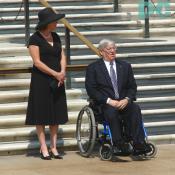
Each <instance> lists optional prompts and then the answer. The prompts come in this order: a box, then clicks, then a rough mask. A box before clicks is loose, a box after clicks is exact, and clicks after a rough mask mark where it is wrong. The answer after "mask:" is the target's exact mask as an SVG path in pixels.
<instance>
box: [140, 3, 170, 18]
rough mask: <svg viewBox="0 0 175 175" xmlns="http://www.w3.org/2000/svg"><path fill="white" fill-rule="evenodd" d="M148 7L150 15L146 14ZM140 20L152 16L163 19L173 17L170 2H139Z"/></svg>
mask: <svg viewBox="0 0 175 175" xmlns="http://www.w3.org/2000/svg"><path fill="white" fill-rule="evenodd" d="M145 7H148V10H149V13H147V12H145ZM138 10H139V19H145V18H148V17H150V16H158V17H161V18H167V17H171V11H170V0H148V2H145V1H144V0H140V1H139V9H138Z"/></svg>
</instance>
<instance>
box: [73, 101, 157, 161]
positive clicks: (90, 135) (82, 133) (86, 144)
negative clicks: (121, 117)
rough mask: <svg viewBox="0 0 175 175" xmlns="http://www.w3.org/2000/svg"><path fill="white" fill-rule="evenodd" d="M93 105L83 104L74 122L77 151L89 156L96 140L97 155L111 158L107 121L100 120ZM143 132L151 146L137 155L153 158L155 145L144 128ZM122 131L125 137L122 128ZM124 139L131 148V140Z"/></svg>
mask: <svg viewBox="0 0 175 175" xmlns="http://www.w3.org/2000/svg"><path fill="white" fill-rule="evenodd" d="M93 106H94V105H93V104H92V103H91V102H90V103H89V105H86V106H84V107H83V108H82V109H81V110H80V112H79V114H78V118H77V124H76V139H77V145H78V148H79V152H80V155H81V156H83V157H90V155H91V154H92V152H93V150H94V147H95V145H96V143H97V142H98V143H100V147H99V155H100V158H101V160H111V159H112V157H113V156H114V154H113V143H112V134H111V130H110V127H109V125H108V123H107V122H106V121H105V120H104V119H103V120H100V119H101V117H100V115H101V111H100V109H95V108H94V107H93ZM99 124H102V125H101V126H102V127H99ZM143 128H144V125H143ZM144 132H145V143H146V144H147V145H148V146H149V147H150V148H151V152H149V153H146V154H143V155H139V157H141V158H148V159H150V158H154V157H155V156H156V154H157V147H156V145H155V144H154V143H151V142H149V141H148V137H147V134H146V129H145V128H144ZM123 133H124V137H125V131H124V129H123ZM124 140H126V143H127V144H128V145H129V148H130V149H131V150H133V143H132V140H130V139H129V138H127V136H126V138H125V139H124ZM131 156H132V154H131Z"/></svg>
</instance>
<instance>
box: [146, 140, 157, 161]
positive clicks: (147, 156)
mask: <svg viewBox="0 0 175 175" xmlns="http://www.w3.org/2000/svg"><path fill="white" fill-rule="evenodd" d="M147 144H148V145H149V146H150V148H151V152H149V153H147V154H146V155H145V157H146V158H153V157H155V156H156V154H157V147H156V145H155V144H154V143H151V142H149V143H147Z"/></svg>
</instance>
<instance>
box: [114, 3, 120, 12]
mask: <svg viewBox="0 0 175 175" xmlns="http://www.w3.org/2000/svg"><path fill="white" fill-rule="evenodd" d="M113 4H114V9H113V10H114V12H118V11H119V5H118V4H119V2H118V0H114V3H113Z"/></svg>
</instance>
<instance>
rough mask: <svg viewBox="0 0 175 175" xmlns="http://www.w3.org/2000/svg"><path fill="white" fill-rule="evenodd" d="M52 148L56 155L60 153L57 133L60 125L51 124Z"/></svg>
mask: <svg viewBox="0 0 175 175" xmlns="http://www.w3.org/2000/svg"><path fill="white" fill-rule="evenodd" d="M49 127H50V149H51V151H52V153H53V154H54V155H57V154H58V151H57V133H58V125H50V126H49Z"/></svg>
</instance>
